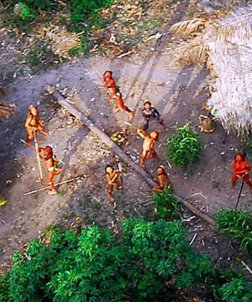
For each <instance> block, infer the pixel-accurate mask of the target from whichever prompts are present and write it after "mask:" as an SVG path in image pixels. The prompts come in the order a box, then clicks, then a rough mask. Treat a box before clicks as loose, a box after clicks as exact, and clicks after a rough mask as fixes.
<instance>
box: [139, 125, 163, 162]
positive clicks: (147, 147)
mask: <svg viewBox="0 0 252 302" xmlns="http://www.w3.org/2000/svg"><path fill="white" fill-rule="evenodd" d="M137 134H138V135H139V136H141V137H142V138H143V139H144V142H143V151H142V153H141V155H140V166H141V167H142V168H145V160H146V159H152V158H157V159H158V160H159V156H158V155H157V153H156V151H155V150H154V145H155V143H156V141H157V139H158V135H159V133H158V131H153V132H151V133H150V134H147V133H146V132H145V131H144V130H143V129H141V128H138V129H137Z"/></svg>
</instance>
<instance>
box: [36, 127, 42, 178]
mask: <svg viewBox="0 0 252 302" xmlns="http://www.w3.org/2000/svg"><path fill="white" fill-rule="evenodd" d="M34 144H35V151H36V156H37V160H38V167H39V178H40V182H41V184H43V173H42V167H41V162H40V157H39V151H38V150H39V147H38V141H37V135H36V130H34Z"/></svg>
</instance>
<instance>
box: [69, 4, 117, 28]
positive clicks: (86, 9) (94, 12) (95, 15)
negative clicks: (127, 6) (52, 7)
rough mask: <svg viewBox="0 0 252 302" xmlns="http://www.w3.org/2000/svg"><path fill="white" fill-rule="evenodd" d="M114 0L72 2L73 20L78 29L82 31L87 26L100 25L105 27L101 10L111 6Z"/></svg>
mask: <svg viewBox="0 0 252 302" xmlns="http://www.w3.org/2000/svg"><path fill="white" fill-rule="evenodd" d="M113 2H114V0H92V1H85V0H73V1H72V2H71V7H70V9H71V12H72V14H71V22H72V24H73V25H74V29H75V30H76V31H82V30H83V28H85V27H92V26H98V28H100V27H103V26H104V25H103V23H102V21H101V18H100V17H99V10H100V9H101V8H106V7H109V6H110V5H111V4H113ZM89 19H91V21H90V23H89Z"/></svg>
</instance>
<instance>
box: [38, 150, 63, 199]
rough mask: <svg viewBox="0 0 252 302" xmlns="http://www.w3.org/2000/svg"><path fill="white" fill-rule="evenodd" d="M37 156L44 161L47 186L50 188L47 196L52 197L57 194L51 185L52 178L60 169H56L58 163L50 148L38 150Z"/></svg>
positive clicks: (52, 184)
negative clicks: (46, 172)
mask: <svg viewBox="0 0 252 302" xmlns="http://www.w3.org/2000/svg"><path fill="white" fill-rule="evenodd" d="M38 153H39V156H40V157H41V158H42V159H43V160H44V161H45V164H46V167H47V171H48V185H49V186H50V191H49V192H48V194H50V195H53V194H57V190H56V188H55V186H54V183H53V178H54V176H55V175H57V174H59V173H60V171H61V169H59V167H58V161H57V159H56V157H55V156H54V155H53V149H52V147H50V146H46V147H45V148H42V147H39V148H38Z"/></svg>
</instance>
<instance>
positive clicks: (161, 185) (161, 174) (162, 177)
mask: <svg viewBox="0 0 252 302" xmlns="http://www.w3.org/2000/svg"><path fill="white" fill-rule="evenodd" d="M157 175H158V177H157V178H153V180H154V181H155V182H157V183H158V186H154V187H152V191H161V192H162V191H164V189H165V187H166V186H167V185H170V184H171V182H170V180H169V178H168V175H167V173H166V172H165V169H164V167H163V166H159V167H158V168H157Z"/></svg>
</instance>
